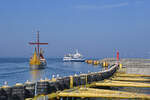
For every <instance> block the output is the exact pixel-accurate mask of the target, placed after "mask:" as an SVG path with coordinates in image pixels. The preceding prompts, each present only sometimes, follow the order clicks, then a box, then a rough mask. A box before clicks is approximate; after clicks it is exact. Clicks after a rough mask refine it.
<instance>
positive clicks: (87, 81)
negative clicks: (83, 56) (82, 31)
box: [0, 61, 150, 100]
mask: <svg viewBox="0 0 150 100" xmlns="http://www.w3.org/2000/svg"><path fill="white" fill-rule="evenodd" d="M95 62H96V61H95ZM99 62H100V61H99ZM107 63H109V64H110V63H111V62H107ZM90 64H91V63H90ZM99 64H100V63H99ZM105 65H106V64H105ZM105 67H107V66H105ZM125 69H126V68H125ZM125 69H124V68H122V65H121V66H120V65H119V64H112V65H111V66H110V67H109V68H106V69H105V70H103V71H100V72H89V73H87V74H80V75H73V76H67V77H56V78H55V77H53V78H52V79H44V80H39V81H38V82H36V83H35V82H29V81H27V82H25V83H24V84H21V83H17V84H16V85H14V86H12V87H9V86H8V85H7V83H5V85H4V86H2V87H1V88H0V100H53V99H60V100H63V99H64V100H65V99H67V100H69V99H71V100H75V99H77V98H119V99H148V100H150V95H149V94H144V93H133V92H127V91H119V90H108V89H104V88H105V87H106V88H108V87H110V88H111V87H135V88H150V83H149V82H150V75H144V74H128V73H125V72H124V71H125Z"/></svg>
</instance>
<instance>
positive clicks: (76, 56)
mask: <svg viewBox="0 0 150 100" xmlns="http://www.w3.org/2000/svg"><path fill="white" fill-rule="evenodd" d="M63 61H72V62H84V61H85V59H84V58H83V56H82V54H80V53H79V52H78V50H76V52H75V53H74V54H67V55H65V56H64V58H63Z"/></svg>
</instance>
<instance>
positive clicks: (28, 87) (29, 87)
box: [25, 82, 35, 98]
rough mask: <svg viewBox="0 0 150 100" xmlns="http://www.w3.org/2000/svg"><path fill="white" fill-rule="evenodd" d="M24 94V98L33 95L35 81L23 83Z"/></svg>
mask: <svg viewBox="0 0 150 100" xmlns="http://www.w3.org/2000/svg"><path fill="white" fill-rule="evenodd" d="M25 95H26V98H31V97H34V96H35V83H34V82H26V83H25Z"/></svg>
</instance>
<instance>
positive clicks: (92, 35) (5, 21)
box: [0, 0, 150, 58]
mask: <svg viewBox="0 0 150 100" xmlns="http://www.w3.org/2000/svg"><path fill="white" fill-rule="evenodd" d="M149 4H150V0H1V1H0V57H30V56H31V54H32V52H33V48H32V47H31V46H30V45H28V42H29V41H32V40H33V39H35V38H34V34H33V32H32V30H34V31H35V30H36V28H39V29H40V37H41V38H40V39H41V42H48V43H49V45H48V46H42V47H43V48H44V49H45V55H46V56H47V57H63V55H64V54H66V53H69V52H73V51H74V50H75V49H79V51H80V52H81V53H82V54H83V55H84V56H85V57H100V58H102V57H112V56H114V52H115V51H116V50H119V51H120V54H121V56H122V57H150V45H149V43H150V6H149Z"/></svg>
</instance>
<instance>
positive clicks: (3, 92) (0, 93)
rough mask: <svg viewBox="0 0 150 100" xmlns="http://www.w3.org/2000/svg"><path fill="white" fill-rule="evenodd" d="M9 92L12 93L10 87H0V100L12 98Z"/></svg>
mask: <svg viewBox="0 0 150 100" xmlns="http://www.w3.org/2000/svg"><path fill="white" fill-rule="evenodd" d="M11 93H12V88H11V87H3V88H0V100H12V99H11Z"/></svg>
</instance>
